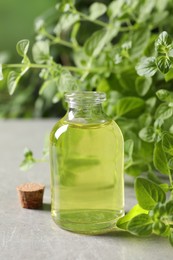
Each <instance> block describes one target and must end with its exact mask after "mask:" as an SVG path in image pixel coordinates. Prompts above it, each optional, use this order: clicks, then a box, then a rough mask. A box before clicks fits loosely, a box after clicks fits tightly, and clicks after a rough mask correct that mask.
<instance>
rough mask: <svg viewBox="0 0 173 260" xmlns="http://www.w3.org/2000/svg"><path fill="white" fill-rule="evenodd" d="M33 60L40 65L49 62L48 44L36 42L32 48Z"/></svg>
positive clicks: (46, 42)
mask: <svg viewBox="0 0 173 260" xmlns="http://www.w3.org/2000/svg"><path fill="white" fill-rule="evenodd" d="M32 54H33V59H34V61H35V62H36V63H39V64H42V63H45V62H46V61H48V60H49V58H50V56H49V42H48V41H47V40H46V41H38V42H36V43H35V44H34V46H33V48H32Z"/></svg>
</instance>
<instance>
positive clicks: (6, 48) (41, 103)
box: [0, 0, 111, 118]
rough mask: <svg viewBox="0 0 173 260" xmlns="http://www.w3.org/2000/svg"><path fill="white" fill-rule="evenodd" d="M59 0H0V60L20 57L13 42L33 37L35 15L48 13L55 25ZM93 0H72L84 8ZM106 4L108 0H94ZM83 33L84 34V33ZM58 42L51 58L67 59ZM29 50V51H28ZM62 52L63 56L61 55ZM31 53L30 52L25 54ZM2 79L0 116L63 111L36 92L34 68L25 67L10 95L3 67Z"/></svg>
mask: <svg viewBox="0 0 173 260" xmlns="http://www.w3.org/2000/svg"><path fill="white" fill-rule="evenodd" d="M58 2H61V0H44V1H34V0H30V1H23V0H0V32H1V36H0V63H3V64H5V63H20V62H21V57H19V55H18V54H17V52H16V43H17V42H18V41H20V40H22V39H29V40H30V42H31V45H30V52H31V49H32V48H31V47H32V43H33V42H34V41H35V36H36V35H35V32H34V22H35V20H36V18H38V17H39V16H42V15H43V16H45V17H49V18H48V19H49V24H50V26H55V25H56V23H57V20H58V17H57V11H56V9H55V5H56V4H57V3H58ZM93 2H96V1H93V0H76V5H77V8H78V9H79V10H80V11H84V12H85V10H86V8H87V7H88V6H89V5H91V4H92V3H93ZM97 2H102V3H105V4H109V3H110V2H111V0H97ZM91 30H92V28H88V27H87V28H85V30H83V32H82V34H81V35H80V37H81V40H82V39H83V38H84V39H86V35H87V33H89V34H88V35H90V33H91ZM85 34H86V35H85ZM63 50H64V48H63V47H61V46H58V47H57V46H56V47H55V48H54V50H53V51H54V59H55V61H57V62H61V63H62V64H63V62H64V61H65V62H68V60H69V58H68V57H69V55H70V51H69V49H67V48H65V54H64V51H63ZM30 54H31V53H30ZM63 55H64V57H63ZM29 56H31V55H29ZM3 74H4V78H5V79H4V80H3V81H0V118H33V117H56V116H62V115H63V114H64V109H63V106H62V104H61V102H58V103H56V104H52V100H51V99H50V98H49V97H48V96H47V97H43V96H39V95H38V91H39V88H40V86H41V84H42V81H41V79H40V78H39V76H38V70H29V71H28V72H27V73H26V75H25V76H24V77H23V78H22V79H21V80H20V81H19V84H18V88H17V90H16V91H15V93H14V94H13V96H10V95H9V93H8V90H7V75H8V71H7V70H5V71H3Z"/></svg>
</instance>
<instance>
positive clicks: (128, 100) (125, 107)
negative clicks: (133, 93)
mask: <svg viewBox="0 0 173 260" xmlns="http://www.w3.org/2000/svg"><path fill="white" fill-rule="evenodd" d="M144 104H145V103H144V101H143V100H142V99H140V98H137V97H125V98H122V99H120V100H119V101H118V102H117V107H116V112H117V115H118V116H122V115H125V114H127V113H128V112H130V111H133V110H135V109H140V108H142V107H144Z"/></svg>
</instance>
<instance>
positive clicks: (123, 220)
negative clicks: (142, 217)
mask: <svg viewBox="0 0 173 260" xmlns="http://www.w3.org/2000/svg"><path fill="white" fill-rule="evenodd" d="M142 213H145V214H147V213H148V211H147V210H145V209H143V208H141V207H140V206H139V205H138V204H137V205H135V206H134V207H133V208H132V209H131V210H130V211H129V212H128V213H127V214H126V215H125V216H124V217H122V218H120V219H119V220H118V221H117V223H116V226H117V227H118V228H120V229H124V230H127V226H128V223H129V222H130V220H131V219H132V218H134V217H135V216H137V215H139V214H142Z"/></svg>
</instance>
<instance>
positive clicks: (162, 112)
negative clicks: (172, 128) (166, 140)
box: [155, 103, 173, 120]
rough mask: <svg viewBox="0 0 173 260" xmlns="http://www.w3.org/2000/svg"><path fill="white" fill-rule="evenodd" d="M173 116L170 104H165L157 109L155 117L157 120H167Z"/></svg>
mask: <svg viewBox="0 0 173 260" xmlns="http://www.w3.org/2000/svg"><path fill="white" fill-rule="evenodd" d="M172 114H173V108H172V107H168V104H166V103H164V104H161V105H160V106H159V107H158V108H157V110H156V113H155V117H156V118H157V119H161V120H165V119H168V118H170V117H172Z"/></svg>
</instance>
